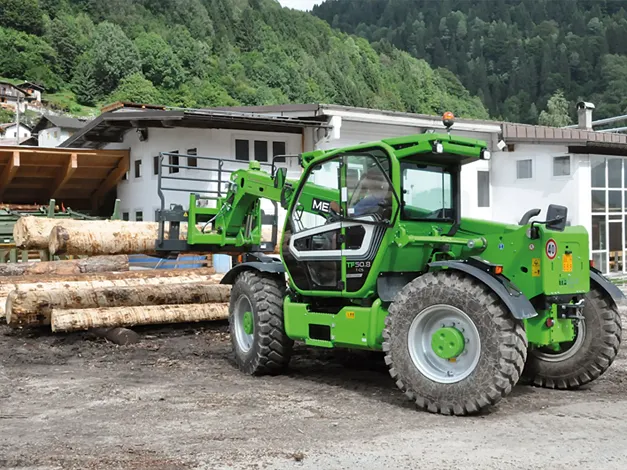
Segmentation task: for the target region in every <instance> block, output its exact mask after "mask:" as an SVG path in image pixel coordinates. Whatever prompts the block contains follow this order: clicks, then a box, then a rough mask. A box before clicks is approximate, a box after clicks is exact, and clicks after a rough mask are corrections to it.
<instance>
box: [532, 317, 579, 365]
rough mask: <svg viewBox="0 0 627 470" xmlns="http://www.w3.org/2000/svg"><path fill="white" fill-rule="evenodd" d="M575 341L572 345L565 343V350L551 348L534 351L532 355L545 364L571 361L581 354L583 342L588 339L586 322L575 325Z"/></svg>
mask: <svg viewBox="0 0 627 470" xmlns="http://www.w3.org/2000/svg"><path fill="white" fill-rule="evenodd" d="M575 328H576V331H575V340H574V341H572V342H570V343H563V344H564V346H565V350H562V351H553V350H552V349H550V348H538V349H532V350H531V353H532V354H533V355H534V356H535V357H537V358H538V359H541V360H543V361H545V362H561V361H565V360H566V359H570V358H571V357H573V356H574V355H575V354H577V353H578V352H579V350H580V349H581V346H583V342H584V340H585V339H586V323H585V320H579V322H578V323H577V324H576V325H575Z"/></svg>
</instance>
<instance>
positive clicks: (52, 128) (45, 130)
mask: <svg viewBox="0 0 627 470" xmlns="http://www.w3.org/2000/svg"><path fill="white" fill-rule="evenodd" d="M87 122H88V121H87V120H84V119H76V118H71V117H67V116H56V115H53V114H46V115H44V116H42V117H41V119H40V120H39V122H38V123H37V125H36V126H35V127H34V128H33V135H34V136H36V137H37V142H38V145H39V146H40V147H58V146H59V145H60V144H61V143H63V142H65V141H66V140H68V139H69V138H70V137H72V135H74V133H75V132H76V131H77V130H79V129H80V128H82V127H83V126H84V125H85V124H86V123H87Z"/></svg>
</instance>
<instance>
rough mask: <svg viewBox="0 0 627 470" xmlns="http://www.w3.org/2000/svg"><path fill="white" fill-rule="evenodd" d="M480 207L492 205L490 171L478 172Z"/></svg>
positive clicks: (478, 202) (478, 204) (478, 203)
mask: <svg viewBox="0 0 627 470" xmlns="http://www.w3.org/2000/svg"><path fill="white" fill-rule="evenodd" d="M477 195H478V201H477V206H478V207H490V172H489V171H478V172H477Z"/></svg>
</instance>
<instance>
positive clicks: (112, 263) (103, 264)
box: [0, 255, 129, 276]
mask: <svg viewBox="0 0 627 470" xmlns="http://www.w3.org/2000/svg"><path fill="white" fill-rule="evenodd" d="M128 269H129V265H128V256H126V255H119V256H94V257H93V258H84V259H74V260H66V261H42V262H31V263H3V264H0V276H50V275H65V276H71V275H78V274H88V273H102V272H113V271H118V272H121V271H128Z"/></svg>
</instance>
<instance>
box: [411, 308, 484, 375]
mask: <svg viewBox="0 0 627 470" xmlns="http://www.w3.org/2000/svg"><path fill="white" fill-rule="evenodd" d="M460 337H461V338H462V341H463V346H461V347H460V345H459V344H458V339H459V338H460ZM456 338H457V339H456ZM407 340H408V341H407V346H408V348H409V354H410V356H411V359H412V361H413V362H414V365H415V366H416V368H417V369H418V370H419V371H420V372H421V373H422V374H423V375H424V376H425V377H427V378H429V379H430V380H433V381H434V382H438V383H449V384H450V383H455V382H459V381H461V380H463V379H465V378H466V377H468V376H469V375H470V374H471V373H472V371H473V370H475V368H476V367H477V364H478V363H479V357H480V355H481V339H480V338H479V331H478V330H477V327H476V326H475V324H474V322H473V321H472V320H471V319H470V317H469V316H468V315H466V314H465V313H464V312H462V311H461V310H460V309H458V308H456V307H453V306H452V305H432V306H431V307H427V308H426V309H424V310H423V311H422V312H420V313H419V314H418V315H416V317H415V318H414V320H413V321H412V323H411V325H410V327H409V332H408V338H407ZM445 343H447V344H449V345H450V348H449V349H448V352H447V351H443V350H441V349H439V347H438V346H442V345H443V344H445ZM460 349H463V350H462V351H461V352H459V350H460ZM456 354H457V355H456Z"/></svg>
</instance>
